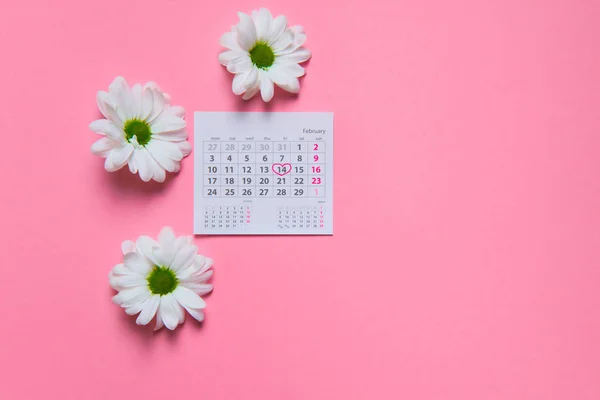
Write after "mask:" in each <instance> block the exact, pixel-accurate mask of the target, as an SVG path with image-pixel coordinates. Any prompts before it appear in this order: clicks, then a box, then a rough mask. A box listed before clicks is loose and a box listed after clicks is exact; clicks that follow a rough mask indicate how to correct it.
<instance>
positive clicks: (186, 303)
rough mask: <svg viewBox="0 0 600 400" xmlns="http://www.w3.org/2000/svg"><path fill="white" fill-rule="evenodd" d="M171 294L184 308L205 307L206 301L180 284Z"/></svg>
mask: <svg viewBox="0 0 600 400" xmlns="http://www.w3.org/2000/svg"><path fill="white" fill-rule="evenodd" d="M173 296H174V297H175V299H176V300H177V301H178V302H179V304H181V305H182V306H183V307H184V308H185V309H186V310H187V309H190V308H192V309H199V308H205V307H206V302H205V301H204V300H202V298H201V297H200V296H198V295H197V294H196V293H194V292H193V291H191V290H190V289H188V288H186V287H183V286H181V285H180V286H178V287H177V289H175V291H173Z"/></svg>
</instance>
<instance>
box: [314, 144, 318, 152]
mask: <svg viewBox="0 0 600 400" xmlns="http://www.w3.org/2000/svg"><path fill="white" fill-rule="evenodd" d="M313 150H314V151H317V150H319V144H318V143H315V147H314V148H313Z"/></svg>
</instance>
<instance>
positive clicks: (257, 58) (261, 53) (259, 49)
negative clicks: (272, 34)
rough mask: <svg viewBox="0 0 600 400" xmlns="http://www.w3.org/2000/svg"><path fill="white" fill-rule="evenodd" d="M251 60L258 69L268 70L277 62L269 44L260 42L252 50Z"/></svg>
mask: <svg viewBox="0 0 600 400" xmlns="http://www.w3.org/2000/svg"><path fill="white" fill-rule="evenodd" d="M250 60H252V64H254V65H256V67H257V68H260V69H267V68H269V67H270V66H271V65H273V63H274V62H275V53H273V49H271V47H270V46H269V45H268V44H266V43H263V42H258V43H256V45H254V47H253V48H252V50H250Z"/></svg>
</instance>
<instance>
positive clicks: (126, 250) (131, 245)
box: [121, 240, 136, 255]
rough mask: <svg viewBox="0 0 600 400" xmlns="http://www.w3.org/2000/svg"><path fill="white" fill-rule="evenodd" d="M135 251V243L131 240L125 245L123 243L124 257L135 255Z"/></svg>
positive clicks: (124, 242)
mask: <svg viewBox="0 0 600 400" xmlns="http://www.w3.org/2000/svg"><path fill="white" fill-rule="evenodd" d="M135 249H136V247H135V243H134V242H133V241H131V240H125V241H123V243H121V251H122V252H123V255H125V254H127V253H133V252H134V251H135Z"/></svg>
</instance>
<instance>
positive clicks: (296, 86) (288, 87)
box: [278, 78, 300, 93]
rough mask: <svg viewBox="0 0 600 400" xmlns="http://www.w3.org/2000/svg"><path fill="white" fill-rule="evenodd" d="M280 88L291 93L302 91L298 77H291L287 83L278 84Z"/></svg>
mask: <svg viewBox="0 0 600 400" xmlns="http://www.w3.org/2000/svg"><path fill="white" fill-rule="evenodd" d="M278 86H279V87H280V88H282V89H283V90H285V91H286V92H290V93H298V92H300V81H298V78H289V79H288V81H287V83H285V84H284V85H278Z"/></svg>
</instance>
